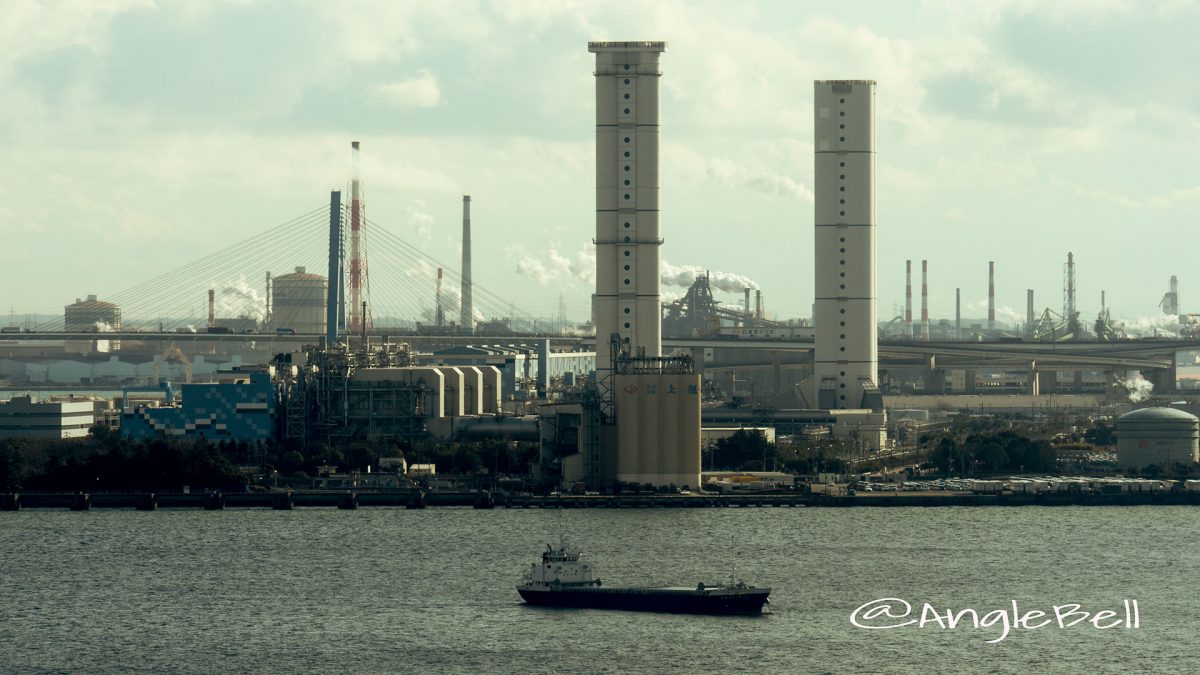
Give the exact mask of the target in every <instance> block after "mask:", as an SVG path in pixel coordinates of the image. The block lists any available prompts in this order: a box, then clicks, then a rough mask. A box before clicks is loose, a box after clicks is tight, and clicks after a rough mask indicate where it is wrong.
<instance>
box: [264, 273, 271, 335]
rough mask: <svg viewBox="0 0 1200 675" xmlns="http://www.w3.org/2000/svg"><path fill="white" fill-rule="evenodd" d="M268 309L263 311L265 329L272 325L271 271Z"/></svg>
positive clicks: (268, 276)
mask: <svg viewBox="0 0 1200 675" xmlns="http://www.w3.org/2000/svg"><path fill="white" fill-rule="evenodd" d="M266 298H267V307H266V309H265V310H264V311H263V327H264V328H266V327H267V326H269V325H271V270H267V295H266Z"/></svg>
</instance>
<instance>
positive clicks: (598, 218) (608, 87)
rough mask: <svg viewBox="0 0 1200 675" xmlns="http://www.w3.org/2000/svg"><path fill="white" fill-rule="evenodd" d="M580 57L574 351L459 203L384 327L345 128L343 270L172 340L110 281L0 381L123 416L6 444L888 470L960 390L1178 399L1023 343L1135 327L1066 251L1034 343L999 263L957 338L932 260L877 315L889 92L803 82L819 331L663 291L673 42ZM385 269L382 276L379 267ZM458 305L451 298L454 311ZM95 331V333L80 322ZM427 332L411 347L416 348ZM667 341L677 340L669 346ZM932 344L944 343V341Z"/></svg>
mask: <svg viewBox="0 0 1200 675" xmlns="http://www.w3.org/2000/svg"><path fill="white" fill-rule="evenodd" d="M588 51H589V52H590V53H591V54H593V55H594V69H593V75H594V84H595V129H594V133H595V160H596V161H595V207H594V215H595V229H594V234H593V235H592V236H591V237H588V236H587V233H583V232H580V233H578V235H579V238H580V239H585V238H591V239H592V241H593V242H594V244H595V251H596V261H595V272H596V274H595V288H594V295H593V298H592V312H593V316H592V321H591V326H590V331H589V335H588V336H587V337H586V338H583V339H581V340H579V341H577V342H574V343H567V342H556V341H555V340H554V339H553V338H552V337H550V336H548V335H544V334H543V335H536V336H535V335H525V336H512V335H504V332H505V331H504V330H495V329H496V327H497V323H496V322H494V321H489V320H486V319H484V318H481V316H480V315H479V314H477V311H476V309H477V305H476V301H477V300H486V299H487V297H486V296H485V295H484V294H483V293H481V292H480V289H478V288H476V287H475V284H474V281H473V278H472V272H471V207H472V201H471V197H470V196H468V195H464V196H463V199H462V217H463V225H462V240H461V241H462V258H461V265H462V268H461V271H460V274H459V275H458V277H457V280H455V279H453V278H450V279H447V276H448V275H445V274H444V271H443V269H442V268H441V267H438V268H436V298H437V302H436V308H435V310H434V311H433V313H432V316H431V317H429V321H428V322H427V323H425V324H418V325H417V326H415V327H412V330H410V331H408V332H411V333H412V335H411V336H410V335H404V336H403V337H401V336H400V334H397V333H391V334H389V330H391V329H389V328H387V327H386V325H385V322H384V321H383V320H382V319H381V317H377V316H375V315H374V313H373V309H372V306H371V300H370V283H369V279H370V277H369V270H368V265H367V257H368V255H367V254H368V246H367V241H368V238H367V233H368V231H369V227H370V223H369V221H368V220H367V219H366V216H365V197H364V195H363V191H362V187H361V180H360V177H359V173H358V163H359V160H358V157H359V152H360V150H361V148H360V145H359V143H358V142H357V141H355V142H353V143H352V148H351V151H352V152H351V157H352V166H353V169H352V180H351V184H350V196H349V202H348V204H343V202H342V193H341V191H333V192H331V193H330V202H329V209H328V242H329V246H328V251H327V263H328V267H327V269H324V270H315V269H314V268H313V267H312V265H311V264H309V265H294V266H293V265H291V263H290V262H289V265H288V267H286V268H285V269H290V270H291V271H289V272H287V273H285V274H280V275H276V276H272V275H271V273H270V272H267V273H266V275H265V295H266V302H265V303H264V305H263V310H262V311H261V312H258V311H253V312H251V311H246V312H241V313H235V315H234V316H228V315H227V316H218V313H219V312H218V301H217V298H218V293H217V290H216V289H215V288H209V289H207V296H208V303H207V321H206V322H203V325H199V326H197V325H194V324H187V325H176V326H173V329H174V333H175V336H174V337H175V339H174V341H170V340H168V341H167V342H166V345H167V346H166V347H163V346H162V345H163V344H164V343H163V342H162V341H158V342H156V341H154V340H152V339H151V338H150V337H142V336H140V335H139V334H138V333H131V332H130V331H128V330H126V327H127V326H128V324H129V319H128V317H123V316H122V308H121V307H120V306H119V305H118V304H116V303H112V302H107V301H103V300H100V299H99V298H98V296H96V295H88V296H87V297H86V299H79V300H77V301H76V302H75V303H74V304H71V305H68V306H67V307H65V311H64V331H65V332H66V333H70V334H72V336H71V337H70V338H69V339H65V340H63V343H62V344H61V345H60V346H57V347H55V346H52V345H49V344H43V343H36V344H35V343H34V342H32V341H28V342H26V341H23V340H22V335H20V334H18V335H4V336H0V343H2V344H0V377H2V378H5V379H6V380H8V381H10V382H13V383H20V384H37V385H44V386H49V385H52V384H56V383H61V384H69V385H72V386H79V387H92V388H95V389H105V388H107V389H112V390H120V391H121V396H120V397H119V403H118V404H117V406H116V407H115V408H114V407H112V406H111V404H108V403H106V402H104V401H101V400H75V399H70V400H68V399H63V398H62V397H61V396H47V397H46V398H47V399H48V400H44V401H41V402H39V401H36V400H35V399H34V398H32V397H28V396H26V397H14V398H12V399H11V400H9V401H7V402H0V436H6V435H17V436H21V435H23V436H33V437H43V438H76V437H80V436H84V435H86V434H87V430H88V429H89V428H90V427H91V426H92V425H94V424H97V423H101V424H105V425H113V426H118V425H119V429H120V434H121V435H122V436H124V437H127V438H131V439H152V438H173V439H178V440H195V439H204V440H207V441H211V442H219V441H224V440H230V441H240V442H246V443H286V444H290V445H291V446H294V447H299V448H335V447H342V446H345V445H346V444H349V443H352V442H355V441H364V440H370V441H372V442H379V443H393V444H399V445H405V444H412V443H414V442H417V441H429V442H437V443H445V444H450V443H464V442H471V441H477V440H480V439H494V440H502V441H505V442H527V443H530V444H536V446H537V448H538V461H537V463H536V466H534V467H532V469H531V473H533V474H534V475H535V477H536V478H538V479H539V480H540V481H541V482H542V483H543V484H551V483H553V484H560V485H563V486H576V485H582V486H586V488H587V489H588V490H611V489H613V488H620V487H623V486H639V487H648V488H651V489H668V488H675V489H687V488H695V487H699V486H700V485H701V482H702V480H703V479H702V468H703V459H702V458H703V452H704V447H705V446H704V444H705V439H711V441H710V442H716V439H720V438H727V437H728V436H729V435H730V433H732V430H734V429H756V430H757V429H761V430H763V431H764V432H766V435H767V436H769V438H770V439H771V440H772V441H774V439H775V438H776V436H777V435H778V436H779V437H789V438H799V439H805V440H820V439H835V440H839V441H842V442H844V443H846V444H848V445H850V446H852V448H853V452H854V453H857V455H858V456H859V457H861V458H875V457H883V456H885V455H888V454H889V453H895V452H896V451H897V447H896V439H895V435H896V433H897V432H896V428H897V425H900V426H905V425H907V426H906V427H905V428H915V429H917V430H931V429H938V428H940V427H939V424H943V423H944V422H945V420H946V419H947V417H948V416H950V415H952V414H956V408H963V407H964V406H963V401H962V400H959V401H958V403H957V404H956V403H955V402H953V401H951V400H950V399H951V398H953V395H959V394H961V395H966V396H977V395H979V394H981V393H987V392H999V393H1004V394H1013V395H1014V396H1012V397H995V399H994V400H993V401H989V402H978V403H973V402H968V403H967V404H966V405H965V408H967V409H970V408H972V407H974V408H975V413H976V414H979V415H987V414H991V413H993V412H995V410H996V409H1003V408H1005V407H1006V405H1007V406H1008V407H1009V408H1011V409H1020V410H1024V409H1028V410H1029V411H1030V414H1031V416H1035V417H1036V415H1037V413H1038V410H1037V409H1038V405H1039V402H1040V401H1042V400H1044V398H1043V394H1054V395H1071V396H1079V397H1081V398H1080V400H1079V402H1078V407H1079V408H1088V407H1096V408H1099V407H1100V405H1101V403H1102V402H1104V401H1106V400H1107V401H1109V402H1111V399H1112V397H1113V396H1114V388H1113V383H1114V381H1115V380H1122V381H1126V380H1128V381H1130V382H1132V384H1130V383H1128V382H1126V383H1125V384H1124V385H1123V389H1121V390H1120V396H1121V397H1124V395H1125V391H1126V390H1128V391H1135V390H1137V389H1138V388H1139V387H1141V386H1142V385H1139V384H1138V383H1137V382H1136V381H1135V380H1137V379H1140V377H1141V376H1140V370H1142V369H1144V370H1146V371H1147V372H1151V373H1153V375H1152V381H1151V382H1148V383H1146V384H1145V386H1146V387H1147V388H1153V387H1155V386H1157V387H1158V388H1159V390H1167V391H1172V390H1175V389H1176V385H1177V382H1178V381H1179V379H1180V373H1179V370H1178V364H1177V363H1176V358H1177V357H1176V352H1175V351H1172V352H1170V356H1169V358H1167V359H1166V360H1164V357H1163V356H1162V354H1161V353H1158V352H1155V353H1149V354H1145V353H1141V352H1138V353H1134V352H1128V353H1127V352H1120V351H1113V352H1112V353H1109V354H1105V355H1103V357H1104V358H1109V359H1112V362H1113V363H1116V364H1117V365H1109V362H1108V361H1105V360H1104V358H1101V357H1098V356H1090V355H1089V354H1088V353H1084V352H1076V351H1070V348H1068V347H1063V348H1061V349H1058V350H1056V351H1053V352H1049V351H1046V352H1036V353H1035V350H1036V349H1039V348H1040V347H1038V346H1037V345H1035V344H1033V343H1038V344H1041V343H1047V344H1050V345H1059V344H1065V343H1072V344H1073V343H1076V342H1078V341H1080V340H1084V339H1085V338H1086V339H1090V340H1097V341H1106V342H1112V341H1117V340H1118V339H1119V337H1120V335H1119V333H1120V328H1121V327H1120V326H1118V325H1116V323H1115V322H1113V321H1112V320H1111V317H1108V316H1107V313H1106V311H1105V310H1103V309H1102V310H1101V314H1100V316H1099V317H1098V318H1097V321H1096V322H1095V323H1094V324H1093V325H1091V326H1087V325H1084V322H1083V321H1081V319H1080V312H1079V310H1078V309H1077V307H1076V305H1075V302H1076V301H1075V294H1074V270H1075V261H1074V258H1073V255H1071V254H1069V253H1068V256H1067V266H1066V273H1065V286H1066V288H1065V293H1064V297H1065V298H1066V300H1065V304H1064V308H1063V311H1062V313H1061V314H1057V313H1053V312H1050V311H1049V310H1047V311H1046V312H1044V313H1043V314H1042V315H1040V316H1035V310H1034V304H1033V303H1034V300H1033V292H1032V291H1029V293H1028V316H1027V321H1026V324H1025V328H1024V331H1023V332H1019V334H1017V333H1018V332H1016V331H1014V332H1006V329H1005V327H1003V326H1000V325H998V324H997V322H996V318H995V303H994V285H995V271H996V270H995V265H994V262H989V270H988V273H989V296H988V297H989V307H988V316H987V320H986V326H984V325H966V326H964V324H963V319H962V316H961V312H958V311H957V309H956V317H955V321H954V323H953V324H950V323H949V322H948V321H943V322H938V323H933V322H931V320H930V318H929V314H928V308H927V297H928V273H929V269H928V264H927V261H924V260H923V261H921V307H920V314H919V318H918V319H917V320H914V318H913V307H912V300H913V298H912V296H913V293H912V267H913V265H912V261H911V260H910V261H907V262H906V266H905V267H906V269H905V274H906V294H905V308H904V311H903V314H902V315H901V316H898V317H896V318H895V319H893V320H891V321H890V322H889V321H881V320H880V316H879V307H878V292H877V270H876V246H877V244H876V239H877V237H876V232H877V226H878V223H877V222H876V207H875V194H876V187H877V180H878V179H877V174H876V168H875V163H876V145H877V144H876V124H875V117H876V89H877V86H876V82H875V81H873V80H860V79H835V80H820V81H816V82H814V83H813V114H814V138H813V150H814V152H813V163H814V164H813V165H814V169H815V171H814V175H815V183H814V191H813V193H814V205H813V209H814V227H813V237H814V242H815V256H814V260H813V261H812V269H813V274H814V281H815V297H814V302H813V315H812V317H811V320H810V319H799V320H793V321H788V322H780V321H771V320H767V319H766V317H765V314H764V310H763V298H762V293H761V291H756V292H755V293H754V296H753V298H752V293H751V291H752V290H756V289H751V288H749V287H746V288H745V289H744V292H745V295H744V303H745V304H744V307H743V308H741V309H731V308H730V307H728V306H719V303H717V302H716V301H715V300H714V299H713V293H712V284H713V279H712V277H711V275H709V274H707V273H705V274H701V275H697V276H696V278H695V282H694V283H693V284H692V285H691V286H690V287H689V288H688V289H687V292H686V293H685V294H684V296H683V297H682V298H680V299H678V300H674V301H670V302H666V303H664V301H663V294H662V289H661V284H662V270H661V269H660V267H661V249H662V247H663V246H666V245H667V244H666V243H665V241H666V238H665V231H666V230H667V229H668V228H667V227H666V223H668V222H669V219H665V218H664V217H663V212H662V210H661V206H662V204H661V203H660V180H659V166H660V161H659V155H660V136H661V134H662V133H663V128H664V125H663V116H662V115H661V111H660V105H659V86H660V81H661V78H662V77H663V76H664V75H663V71H662V68H661V64H660V59H661V57H662V55H663V54H664V52H665V51H666V44H665V43H664V42H591V43H589V44H588ZM321 236H322V237H324V233H322V235H321ZM322 241H323V239H322ZM780 255H781V258H782V256H783V252H780ZM310 262H311V261H310ZM780 264H782V259H781V261H780ZM318 272H322V273H318ZM382 273H383V272H382V265H378V264H377V267H376V274H377V276H378V275H380V274H382ZM455 281H457V283H454V282H455ZM1170 287H1171V291H1170V292H1169V293H1168V296H1167V297H1166V298H1164V300H1163V303H1162V306H1163V311H1164V312H1168V313H1170V314H1174V315H1178V316H1180V317H1181V318H1180V325H1181V326H1184V328H1186V327H1187V326H1189V325H1190V324H1189V323H1188V322H1189V321H1190V320H1189V319H1187V316H1190V315H1180V313H1179V307H1178V290H1177V281H1176V279H1175V277H1172V278H1171V286H1170ZM227 290H228V289H226V290H224V291H222V292H223V293H225V292H227ZM956 293H957V291H956ZM450 296H453V300H454V302H448V301H447V302H443V299H444V298H447V297H450ZM1102 304H1103V301H1102ZM226 314H228V313H226ZM123 319H124V321H123ZM166 323H167V322H166V321H163V320H160V321H159V327H158V331H157V332H158V333H169V332H170V330H168V327H167V326H166ZM197 323H201V322H197ZM1196 325H1197V326H1200V319H1198V320H1197V321H1196ZM1089 328H1090V329H1091V330H1089ZM5 332H6V333H20V330H19V329H18V330H10V329H9V328H6V329H5ZM509 332H515V331H509ZM89 333H91V334H94V337H93V336H92V335H82V334H89ZM108 333H113V334H114V335H112V336H110V337H107V338H106V337H105V334H108ZM1180 335H1181V336H1182V337H1190V338H1194V337H1198V336H1200V330H1198V331H1196V335H1189V334H1187V330H1185V329H1181V330H1180ZM881 336H882V337H883V338H885V342H884V344H883V345H882V347H881V341H880V338H881ZM26 337H27V336H26ZM168 337H170V336H168ZM234 337H238V338H240V341H239V342H235V341H233V340H232V339H231V338H234ZM417 337H419V338H421V340H422V341H421V344H420V348H418V346H417V345H416V344H415V340H413V339H410V338H417ZM10 338H11V339H10ZM81 338H87V339H81ZM502 338H503V339H502ZM155 339H158V340H161V336H159V337H158V338H155ZM671 341H677V343H678V345H679V346H671V345H668V346H666V347H664V343H665V342H667V343H670V342H671ZM771 341H777V342H771ZM890 341H895V342H897V343H899V344H898V346H897V345H893V344H891V342H890ZM940 341H946V342H947V344H945V345H937V346H935V345H934V343H939V342H940ZM991 341H995V342H1000V343H1002V344H1003V346H1005V347H1007V348H1010V350H1009V351H1010V352H1011V354H1010V355H1008V356H1005V357H1004V360H1003V361H999V360H995V359H992V360H989V359H990V357H989V355H988V354H985V353H983V352H982V351H980V350H982V349H983V348H982V347H980V346H979V344H982V343H985V342H991ZM1026 341H1028V342H1026ZM10 342H11V345H8V343H10ZM950 342H954V344H949V343H950ZM739 343H741V345H745V346H740V345H739ZM972 343H975V344H972ZM763 344H765V345H766V346H765V347H763ZM6 345H8V346H6ZM972 349H974V350H975V351H972ZM1162 349H1164V350H1165V349H1168V347H1163V348H1162ZM39 350H40V351H39ZM938 350H940V351H938ZM1143 351H1144V350H1143ZM1043 353H1045V354H1047V355H1046V356H1043V355H1042V354H1043ZM1030 354H1034V355H1033V356H1030ZM889 360H890V361H889ZM881 362H883V363H885V364H890V365H886V366H884V367H881ZM1124 364H1128V365H1124ZM1127 371H1136V372H1137V373H1138V374H1137V377H1134V376H1133V375H1132V374H1131V372H1127ZM168 383H169V384H168ZM176 389H177V390H178V396H176ZM910 395H911V396H912V397H911V398H910V397H909V396H910ZM917 396H921V397H923V400H918V399H917ZM1089 396H1091V398H1088V397H1089ZM1051 400H1052V399H1051ZM1005 401H1007V404H1006V403H1005ZM1061 403H1062V401H1061V400H1060V404H1061ZM1072 405H1074V402H1073V403H1072ZM989 406H991V407H989ZM1117 423H1118V425H1119V426H1120V429H1121V432H1120V433H1121V435H1120V443H1119V445H1118V450H1117V463H1118V464H1119V465H1121V466H1124V467H1144V466H1147V465H1150V464H1154V465H1160V466H1165V465H1170V464H1173V463H1183V464H1195V463H1198V462H1200V449H1198V442H1200V422H1198V420H1197V417H1195V416H1194V415H1191V414H1189V413H1187V412H1185V411H1183V410H1181V409H1176V408H1161V407H1154V408H1145V409H1141V410H1136V411H1134V412H1129V413H1128V414H1125V415H1124V416H1123V417H1120V418H1119V420H1118V421H1117ZM889 430H891V433H889ZM764 463H765V456H764ZM760 468H762V469H764V470H765V469H766V468H767V467H766V466H762V467H760ZM430 470H431V471H432V469H430ZM721 480H725V481H726V482H727V483H728V482H730V481H731V479H730V478H729V477H728V476H725V477H723V478H721ZM734 482H736V481H734Z"/></svg>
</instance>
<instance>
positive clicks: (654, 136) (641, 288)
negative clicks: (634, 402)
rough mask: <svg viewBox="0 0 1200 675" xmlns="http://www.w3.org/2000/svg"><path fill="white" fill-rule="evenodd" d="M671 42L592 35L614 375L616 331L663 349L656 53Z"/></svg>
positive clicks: (600, 372) (599, 246)
mask: <svg viewBox="0 0 1200 675" xmlns="http://www.w3.org/2000/svg"><path fill="white" fill-rule="evenodd" d="M666 48H667V46H666V43H665V42H589V43H588V51H589V52H591V53H593V54H595V55H596V67H595V70H594V75H595V81H596V239H595V242H596V298H595V312H596V376H597V381H598V382H600V384H601V387H604V386H605V385H606V384H607V382H608V381H609V377H610V376H611V375H612V368H613V366H612V364H613V356H614V354H613V347H612V342H611V338H612V336H613V335H614V334H616V335H619V336H620V341H621V342H622V343H623V344H627V345H628V351H629V353H630V354H632V355H634V356H651V357H653V356H658V355H660V354H661V353H662V317H661V309H660V302H659V284H660V279H659V273H658V269H659V248H658V247H659V246H660V245H661V244H662V239H661V235H660V233H659V222H658V216H659V213H658V135H659V118H658V80H659V78H660V77H662V72H661V71H660V70H659V65H658V59H659V55H660V54H662V52H663V51H665V50H666Z"/></svg>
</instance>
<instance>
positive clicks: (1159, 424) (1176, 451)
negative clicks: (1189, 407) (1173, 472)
mask: <svg viewBox="0 0 1200 675" xmlns="http://www.w3.org/2000/svg"><path fill="white" fill-rule="evenodd" d="M1175 462H1181V463H1183V464H1194V463H1197V462H1200V418H1197V417H1196V416H1195V415H1192V414H1189V413H1186V412H1184V411H1182V410H1176V409H1174V408H1142V409H1141V410H1134V411H1133V412H1131V413H1126V414H1124V415H1122V416H1120V417H1119V418H1117V463H1118V464H1120V465H1121V466H1123V467H1147V466H1150V465H1151V464H1154V465H1157V466H1159V467H1163V468H1166V467H1169V466H1170V465H1171V464H1173V463H1175Z"/></svg>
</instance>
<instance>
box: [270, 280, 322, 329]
mask: <svg viewBox="0 0 1200 675" xmlns="http://www.w3.org/2000/svg"><path fill="white" fill-rule="evenodd" d="M328 288H329V286H328V283H327V282H326V280H325V277H323V276H321V275H319V274H309V273H308V272H305V271H304V268H303V267H297V268H296V271H295V273H293V274H284V275H282V276H278V277H275V279H274V280H273V281H272V284H271V325H272V327H274V328H290V329H292V330H294V331H296V332H297V333H324V332H325V296H326V292H327V291H328Z"/></svg>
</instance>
